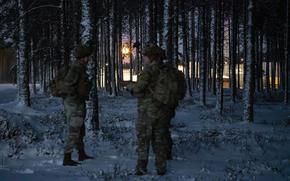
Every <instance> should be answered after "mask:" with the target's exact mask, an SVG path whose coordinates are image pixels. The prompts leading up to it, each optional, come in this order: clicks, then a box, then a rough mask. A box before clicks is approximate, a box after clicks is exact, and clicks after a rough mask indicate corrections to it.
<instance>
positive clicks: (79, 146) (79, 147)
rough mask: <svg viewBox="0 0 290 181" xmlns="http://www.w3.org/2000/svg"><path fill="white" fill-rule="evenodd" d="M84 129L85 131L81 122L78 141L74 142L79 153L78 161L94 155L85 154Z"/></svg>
mask: <svg viewBox="0 0 290 181" xmlns="http://www.w3.org/2000/svg"><path fill="white" fill-rule="evenodd" d="M85 131H86V128H85V125H84V124H83V125H82V127H81V129H80V136H79V139H78V142H77V144H76V147H77V150H78V153H79V161H83V160H87V159H93V158H94V157H91V156H89V155H87V154H86V152H85V144H84V137H85Z"/></svg>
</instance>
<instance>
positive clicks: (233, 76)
mask: <svg viewBox="0 0 290 181" xmlns="http://www.w3.org/2000/svg"><path fill="white" fill-rule="evenodd" d="M232 12H233V18H232V29H233V30H232V33H231V35H232V36H231V40H232V41H231V44H232V47H231V90H232V91H231V99H232V101H233V102H235V99H236V94H237V88H236V87H237V81H236V63H237V34H238V14H237V13H238V10H237V1H235V0H232Z"/></svg>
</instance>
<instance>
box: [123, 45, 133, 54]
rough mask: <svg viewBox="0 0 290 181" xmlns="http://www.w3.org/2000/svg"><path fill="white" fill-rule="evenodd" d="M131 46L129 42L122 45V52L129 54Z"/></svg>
mask: <svg viewBox="0 0 290 181" xmlns="http://www.w3.org/2000/svg"><path fill="white" fill-rule="evenodd" d="M130 51H131V50H130V47H129V45H128V44H124V45H123V47H122V54H123V55H125V56H126V55H129V54H130Z"/></svg>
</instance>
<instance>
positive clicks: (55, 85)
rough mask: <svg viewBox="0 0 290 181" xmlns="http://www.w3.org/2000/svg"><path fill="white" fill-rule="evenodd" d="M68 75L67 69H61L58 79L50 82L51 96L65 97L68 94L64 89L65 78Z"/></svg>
mask: <svg viewBox="0 0 290 181" xmlns="http://www.w3.org/2000/svg"><path fill="white" fill-rule="evenodd" d="M67 73H68V70H67V69H65V68H64V69H61V70H60V71H59V72H58V74H57V75H56V77H55V78H54V79H53V80H51V81H50V82H49V88H50V92H51V95H52V96H54V97H65V96H66V93H65V92H64V90H63V89H62V86H61V85H62V84H64V78H65V77H66V75H67Z"/></svg>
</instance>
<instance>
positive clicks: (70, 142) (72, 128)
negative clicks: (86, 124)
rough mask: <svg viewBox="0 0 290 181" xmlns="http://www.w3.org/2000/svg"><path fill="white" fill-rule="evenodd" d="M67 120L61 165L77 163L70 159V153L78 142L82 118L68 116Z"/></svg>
mask: <svg viewBox="0 0 290 181" xmlns="http://www.w3.org/2000/svg"><path fill="white" fill-rule="evenodd" d="M69 118H70V119H69V120H68V127H69V128H68V133H67V137H66V141H65V149H64V160H63V165H69V166H74V165H76V164H78V163H77V162H75V161H73V160H72V159H71V153H72V152H73V149H74V147H75V145H76V143H77V142H78V139H79V136H80V128H81V126H82V124H83V119H82V118H80V117H73V116H71V117H69Z"/></svg>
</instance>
